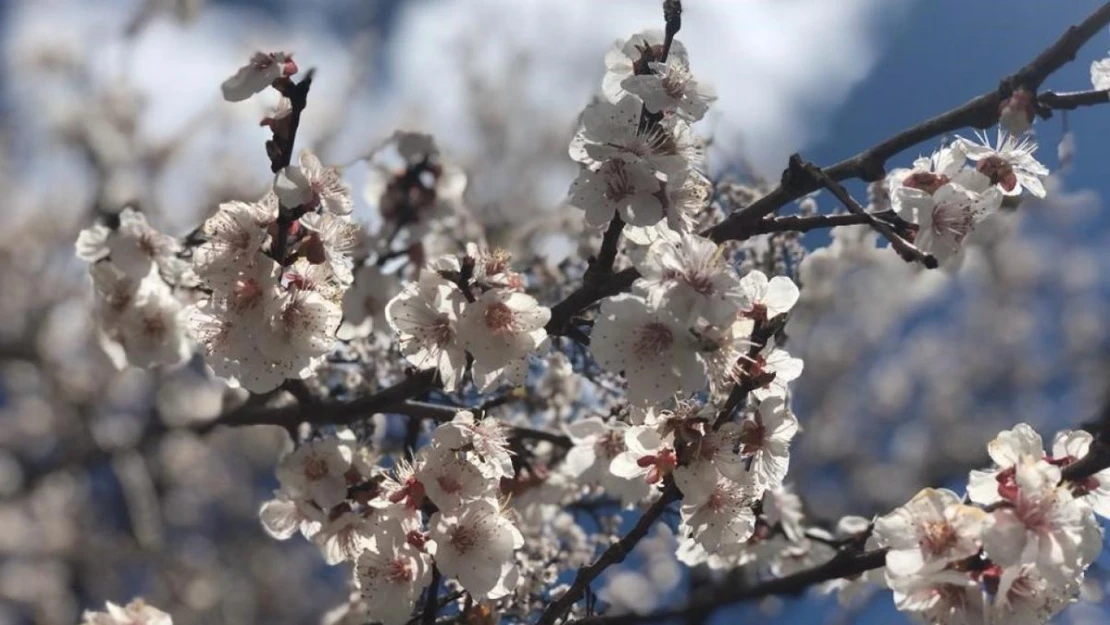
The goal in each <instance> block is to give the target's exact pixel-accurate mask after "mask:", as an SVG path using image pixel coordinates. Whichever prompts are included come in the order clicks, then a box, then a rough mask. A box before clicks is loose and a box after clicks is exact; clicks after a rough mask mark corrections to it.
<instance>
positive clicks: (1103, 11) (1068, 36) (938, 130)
mask: <svg viewBox="0 0 1110 625" xmlns="http://www.w3.org/2000/svg"><path fill="white" fill-rule="evenodd" d="M1107 24H1110V3H1106V4H1104V5H1102V6H1101V7H1099V8H1098V9H1097V10H1095V11H1094V12H1093V13H1091V14H1090V15H1089V16H1088V17H1087V19H1085V20H1083V21H1082V22H1081V23H1080V24H1078V25H1076V26H1072V27H1070V28H1068V30H1067V31H1066V32H1065V33H1064V34H1063V35H1061V36H1060V38H1059V39H1057V40H1056V42H1055V43H1053V44H1052V45H1051V46H1049V47H1048V48H1047V49H1045V51H1044V52H1042V53H1041V54H1040V55H1038V56H1037V58H1035V59H1033V61H1031V62H1030V63H1029V64H1028V65H1026V66H1025V67H1023V68H1021V69H1019V70H1018V71H1017V72H1015V73H1014V74H1012V75H1011V76H1008V77H1006V78H1004V79H1003V80H1002V81H1001V82H1000V84H999V86H998V87H997V88H995V89H993V90H991V91H989V92H987V93H984V94H982V95H979V96H976V97H975V98H973V99H971V100H970V101H969V102H967V103H965V104H963V105H961V106H958V107H956V108H954V109H952V110H950V111H948V112H946V113H942V114H940V115H937V116H936V117H933V118H931V119H927V120H925V121H923V122H921V123H919V124H916V125H914V126H911V127H909V128H907V129H906V130H903V131H902V132H899V133H898V134H896V135H894V136H893V137H890V138H889V139H887V140H885V141H883V142H881V143H878V144H877V145H874V146H872V147H870V148H868V149H866V150H864V151H862V152H860V153H859V154H856V155H855V156H852V157H851V158H848V159H845V160H843V161H840V162H839V163H836V164H835V165H832V166H830V167H826V168H824V171H825V173H826V174H827V175H828V176H829V177H830V178H832V179H833V180H836V181H843V180H848V179H851V178H858V179H860V180H864V181H867V182H873V181H876V180H881V179H882V178H883V177H884V176H885V175H886V161H887V160H888V159H889V158H891V157H892V156H894V155H896V154H899V153H901V152H902V151H904V150H907V149H909V148H911V147H913V146H915V145H917V144H919V143H921V142H923V141H927V140H929V139H932V138H935V137H939V136H941V135H943V134H946V133H949V132H953V131H955V130H959V129H960V128H965V127H969V126H970V127H973V128H987V127H989V126H992V125H994V124H995V123H997V122H998V114H999V106H1000V105H1001V104H1002V102H1003V101H1004V100H1005V99H1006V98H1008V97H1009V96H1010V94H1011V93H1012V92H1013V91H1014V90H1015V89H1017V88H1019V87H1024V88H1025V89H1027V90H1029V91H1030V92H1036V90H1037V88H1039V87H1040V85H1041V83H1042V82H1044V80H1045V78H1047V77H1048V76H1049V75H1050V74H1052V73H1053V72H1055V71H1056V70H1057V69H1059V68H1060V67H1061V66H1063V65H1064V64H1065V63H1067V62H1068V61H1071V60H1072V59H1074V58H1075V54H1076V52H1077V51H1078V50H1079V48H1080V47H1082V46H1083V44H1085V43H1086V42H1087V41H1088V40H1089V39H1090V38H1091V37H1093V36H1094V35H1095V33H1097V32H1099V31H1100V30H1102V29H1103V28H1104V27H1105V26H1106V25H1107ZM788 172H789V170H787V172H784V174H783V179H782V182H781V184H780V185H779V186H778V187H776V188H775V189H774V190H773V191H771V192H770V193H768V194H767V195H765V196H763V197H762V198H760V199H758V200H756V201H755V202H754V203H752V204H751V205H750V206H748V207H747V208H745V209H743V210H741V211H738V212H736V213H734V214H732V215H731V216H730V217H729V218H728V219H726V220H725V221H723V222H721V223H720V224H718V225H716V226H714V227H713V228H711V229H710V230H709V231H708V232H707V235H708V236H709V237H710V238H712V239H713V240H714V241H718V242H720V241H727V240H730V239H737V240H743V239H746V238H747V237H749V236H750V230H751V228H753V227H754V226H755V225H756V224H757V223H759V221H760V220H761V219H763V218H764V217H766V216H768V215H770V214H772V213H774V212H775V211H777V210H778V209H779V208H782V207H783V206H785V205H786V204H787V203H789V202H792V201H794V200H797V199H798V198H800V197H802V196H803V195H805V194H807V193H811V192H813V191H816V190H817V189H818V186H817V183H816V181H814V180H811V179H806V178H804V177H802V178H798V177H791V176H789V175H788Z"/></svg>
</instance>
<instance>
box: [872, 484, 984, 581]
mask: <svg viewBox="0 0 1110 625" xmlns="http://www.w3.org/2000/svg"><path fill="white" fill-rule="evenodd" d="M985 516H986V514H985V513H984V512H983V511H982V510H981V509H979V508H976V507H974V506H967V505H964V504H962V503H961V502H960V498H959V497H958V496H957V495H956V494H955V493H953V492H952V491H950V490H945V489H935V488H926V489H924V490H922V491H920V492H919V493H917V494H916V495H914V497H913V499H911V500H910V501H909V503H907V504H906V505H904V506H902V507H901V508H898V509H897V510H895V511H893V512H891V513H890V514H888V515H886V516H882V517H879V518H878V519H875V538H876V542H877V543H878V545H880V546H882V547H886V548H887V549H888V551H887V554H886V570H887V577H888V580H889V579H890V578H892V577H904V576H910V575H925V574H930V573H935V572H937V571H939V570H941V569H944V568H945V567H947V566H948V565H949V564H951V563H953V562H958V561H960V560H963V559H965V558H968V557H970V556H973V555H975V554H976V553H978V552H979V546H980V544H979V533H980V529H981V528H982V525H983V520H984V518H985ZM892 585H893V583H892Z"/></svg>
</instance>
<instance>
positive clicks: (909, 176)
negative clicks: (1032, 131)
mask: <svg viewBox="0 0 1110 625" xmlns="http://www.w3.org/2000/svg"><path fill="white" fill-rule="evenodd" d="M1036 151H1037V144H1036V142H1035V141H1034V140H1033V139H1032V138H1029V137H1024V138H1019V137H1016V136H1014V135H1010V134H1007V133H1005V132H1003V131H1001V130H999V133H998V136H997V139H996V141H995V142H994V143H993V144H992V143H991V142H990V141H989V140H988V139H987V137H986V136H985V135H979V137H978V141H972V140H970V139H966V138H963V137H958V138H956V140H954V141H953V142H952V143H951V144H949V145H948V146H946V147H944V148H941V149H940V150H937V151H936V152H934V153H933V155H932V156H931V157H929V158H920V159H918V160H917V161H915V162H914V164H913V167H911V168H908V169H897V170H895V171H893V172H891V173H890V175H889V176H887V179H886V184H887V191H888V193H889V194H890V198H891V207H892V208H893V209H894V210H895V211H896V213H897V214H898V216H899V217H901V218H902V219H904V220H907V221H909V222H911V223H913V224H914V228H915V231H916V235H915V236H914V243H915V244H916V245H917V247H918V248H919V249H920V250H921V251H922V252H925V253H927V254H932V255H933V256H935V257H936V258H937V259H938V260H939V261H941V262H944V261H946V260H948V259H950V258H953V257H955V256H957V255H958V254H959V253H960V251H961V250H962V249H963V245H964V241H965V240H966V239H967V237H968V236H969V235H971V233H972V232H973V231H974V230H975V228H976V226H977V225H979V224H980V223H981V222H982V221H983V220H985V219H987V218H988V217H990V216H991V215H992V214H994V213H995V212H996V211H997V210H998V209H999V208H1001V207H1002V204H1003V201H1004V200H1006V199H1007V198H1012V199H1013V200H1017V199H1019V198H1020V197H1021V195H1022V193H1028V194H1029V195H1031V196H1033V197H1037V198H1043V197H1044V196H1045V188H1044V184H1043V181H1044V179H1045V177H1047V176H1048V169H1047V168H1046V167H1045V166H1044V165H1042V164H1041V163H1040V162H1038V161H1037V159H1036V158H1035V157H1034V154H1035V153H1036ZM969 161H970V163H969Z"/></svg>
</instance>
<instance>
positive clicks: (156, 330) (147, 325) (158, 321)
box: [143, 315, 167, 339]
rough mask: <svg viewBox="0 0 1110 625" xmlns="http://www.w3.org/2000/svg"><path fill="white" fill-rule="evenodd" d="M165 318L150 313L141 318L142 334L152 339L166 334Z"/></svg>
mask: <svg viewBox="0 0 1110 625" xmlns="http://www.w3.org/2000/svg"><path fill="white" fill-rule="evenodd" d="M166 329H167V328H166V320H165V319H164V318H162V315H152V316H147V317H144V318H143V334H145V335H146V336H148V337H151V338H152V339H160V338H161V337H163V336H165V335H166Z"/></svg>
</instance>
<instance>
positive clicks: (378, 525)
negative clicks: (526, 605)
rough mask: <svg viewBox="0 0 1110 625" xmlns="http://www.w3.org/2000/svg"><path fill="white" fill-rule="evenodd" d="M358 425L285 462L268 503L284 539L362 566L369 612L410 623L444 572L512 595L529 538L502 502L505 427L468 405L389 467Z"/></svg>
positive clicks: (508, 474) (482, 591)
mask: <svg viewBox="0 0 1110 625" xmlns="http://www.w3.org/2000/svg"><path fill="white" fill-rule="evenodd" d="M362 451H365V448H360V447H359V446H358V445H357V443H356V442H355V439H354V436H353V435H351V434H350V433H349V432H345V433H342V434H340V435H339V436H338V437H335V436H333V437H324V438H319V439H313V440H309V441H307V442H305V443H303V444H301V445H300V446H299V447H297V448H296V449H295V450H294V451H293V452H292V453H290V454H289V455H287V456H286V457H285V458H284V459H283V460H282V462H281V464H280V465H279V467H278V472H277V474H278V479H279V481H280V482H281V488H280V489H279V490H278V491H277V492H276V493H275V498H274V499H273V500H271V501H269V502H267V503H266V504H265V505H263V506H262V510H261V512H260V517H261V519H262V523H263V526H264V527H265V528H266V530H267V531H268V532H269V533H270V534H271V535H272V536H274V537H275V538H278V539H282V540H284V539H286V538H289V537H290V536H292V535H293V534H295V533H298V532H300V533H301V534H302V535H303V536H305V537H306V538H309V539H311V540H312V541H313V542H315V543H316V544H317V545H319V546H320V548H321V550H322V551H323V553H324V556H325V559H326V560H327V562H328V563H329V564H338V563H341V562H351V563H353V565H354V570H355V575H354V580H355V584H356V586H357V587H358V588H359V590H360V593H361V599H362V602H363V605H364V607H365V609H366V611H367V614H368V616H370V617H371V618H372V619H374V620H378V621H381V622H384V623H386V625H393V624H395V623H404V622H405V621H407V620H408V618H409V615H410V614H411V613H412V609H413V604H414V603H415V601H416V600H417V598H419V596H420V593H421V592H422V591H423V590H424V588H425V586H427V585H428V583H429V582H430V581H431V577H432V571H433V567H434V568H436V569H438V570H439V572H440V573H442V574H443V575H446V576H447V577H450V578H453V579H456V580H458V582H459V584H461V585H462V587H463V588H464V589H466V591H467V592H468V593H470V595H471V596H472V597H474V598H476V599H490V600H492V599H498V598H501V597H504V596H505V595H507V594H509V593H511V592H512V591H513V590H514V589H515V586H516V584H517V581H518V579H519V571H518V570H517V568H516V564H515V560H514V552H515V551H516V550H518V549H520V548H521V547H522V546H523V543H524V539H523V536H522V535H521V533H520V530H518V529H517V527H516V524H515V523H514V521H513V520H512V517H511V513H510V512H507V511H506V510H505V509H504V506H503V505H502V503H501V498H502V484H503V483H504V482H503V481H502V480H507V479H511V478H512V476H513V464H512V457H511V455H510V452H509V449H508V439H507V436H506V432H505V430H504V426H502V424H501V423H499V422H498V421H496V420H494V419H491V418H483V419H479V418H476V417H475V415H474V414H473V413H471V412H467V411H461V412H459V413H457V414H456V415H455V417H454V419H452V420H451V421H450V422H448V423H444V424H443V425H440V426H439V427H438V428H436V429H435V431H434V432H433V433H432V436H431V440H430V441H429V443H428V444H427V445H425V446H424V447H422V448H421V449H420V450H419V451H418V452H417V453H416V454H415V456H414V457H413V458H412V460H411V461H408V460H403V459H402V460H399V461H398V462H397V463H396V464H395V465H394V467H393V470H392V471H390V472H385V471H384V470H382V469H381V468H380V467H378V466H377V464H376V463H375V462H374V459H371V458H367V457H365V456H364V455H361V454H360V452H362Z"/></svg>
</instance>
